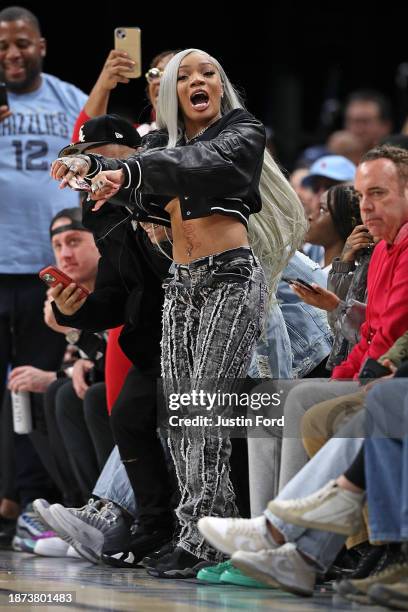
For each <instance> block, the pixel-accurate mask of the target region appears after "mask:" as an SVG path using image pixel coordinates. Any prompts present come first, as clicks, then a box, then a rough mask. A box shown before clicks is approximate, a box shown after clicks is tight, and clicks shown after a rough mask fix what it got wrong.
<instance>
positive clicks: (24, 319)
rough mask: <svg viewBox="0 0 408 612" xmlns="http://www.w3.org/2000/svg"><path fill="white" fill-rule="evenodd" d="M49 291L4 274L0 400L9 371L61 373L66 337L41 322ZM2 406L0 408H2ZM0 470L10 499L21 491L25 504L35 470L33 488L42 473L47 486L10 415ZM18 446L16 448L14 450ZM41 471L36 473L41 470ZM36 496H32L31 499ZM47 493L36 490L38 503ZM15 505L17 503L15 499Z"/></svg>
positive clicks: (24, 277) (29, 279)
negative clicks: (26, 489)
mask: <svg viewBox="0 0 408 612" xmlns="http://www.w3.org/2000/svg"><path fill="white" fill-rule="evenodd" d="M45 292H46V287H45V285H44V283H42V282H41V281H40V279H39V278H38V276H37V275H35V274H0V399H1V398H2V396H3V393H4V390H5V384H6V378H7V372H8V369H9V368H15V367H17V366H22V365H31V366H34V367H37V368H41V369H43V370H51V371H53V370H57V369H58V368H59V366H60V364H61V360H62V357H63V354H64V349H65V339H64V336H63V335H62V334H57V333H56V332H53V331H52V330H51V329H50V328H49V327H47V326H46V325H45V323H44V320H43V305H44V300H45ZM0 405H1V402H0ZM1 429H2V432H1V448H2V450H1V462H0V463H1V468H2V488H3V495H4V496H5V497H6V496H7V495H9V494H11V492H12V491H13V490H14V492H16V491H17V489H19V491H20V492H19V493H18V495H17V499H18V498H19V497H22V498H23V500H25V499H26V494H25V493H24V492H22V490H21V482H22V483H23V488H24V487H25V485H26V483H27V482H28V480H27V479H28V475H29V471H30V469H31V468H33V469H35V473H33V482H34V481H35V482H37V483H38V482H39V480H38V477H39V471H38V470H40V471H41V470H43V478H44V482H46V481H47V480H48V476H47V473H46V471H45V470H44V468H42V467H41V464H40V463H39V462H38V458H37V460H36V462H35V463H36V464H37V467H36V468H34V463H33V461H34V460H33V455H35V452H34V451H33V448H32V444H31V442H30V441H29V440H28V438H25V437H24V436H17V435H14V434H13V430H12V421H11V418H10V413H9V411H7V410H6V411H5V412H4V411H3V415H2V423H1ZM15 445H16V448H15ZM37 468H38V470H37ZM15 470H17V473H18V474H20V475H24V476H23V480H22V481H21V479H20V484H17V485H16V483H15V482H14V479H15V473H16V472H15ZM33 494H34V493H33V492H31V493H30V495H29V496H32V495H33ZM42 494H43V490H41V488H40V489H38V495H35V496H36V497H40V496H41V495H42ZM13 495H14V497H13V499H16V497H15V495H16V493H14V494H13Z"/></svg>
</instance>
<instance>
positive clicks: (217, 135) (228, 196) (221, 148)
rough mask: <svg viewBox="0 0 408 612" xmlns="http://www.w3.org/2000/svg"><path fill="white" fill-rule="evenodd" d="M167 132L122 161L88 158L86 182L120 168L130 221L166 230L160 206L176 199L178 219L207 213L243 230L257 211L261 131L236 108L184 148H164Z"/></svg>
mask: <svg viewBox="0 0 408 612" xmlns="http://www.w3.org/2000/svg"><path fill="white" fill-rule="evenodd" d="M167 138H168V137H167V132H165V131H163V130H158V131H155V132H151V133H149V134H147V135H146V136H145V137H144V139H143V140H142V146H143V147H144V149H143V150H142V151H139V152H138V153H136V154H135V155H132V156H131V157H129V158H127V159H126V160H125V161H123V160H119V159H107V158H105V157H102V156H99V155H91V154H89V157H90V158H91V161H92V166H91V170H90V172H89V174H88V175H87V177H86V178H88V179H89V178H92V177H93V176H94V175H95V174H97V173H98V172H100V171H101V170H116V169H119V168H122V169H123V170H124V172H125V182H124V185H123V188H122V189H121V191H120V194H121V195H122V196H124V195H125V193H127V194H128V201H133V202H134V203H135V217H136V218H137V219H138V220H140V221H152V222H153V223H159V224H162V225H170V217H169V215H168V213H167V212H166V211H165V210H164V207H165V206H166V204H168V202H169V201H170V200H172V199H173V198H179V200H180V206H181V215H182V218H183V219H184V220H188V219H197V218H200V217H206V216H209V215H212V214H223V215H228V216H233V217H235V218H237V219H239V220H240V221H241V222H242V223H244V225H247V222H248V217H249V215H250V214H251V213H256V212H258V211H259V210H260V209H261V197H260V193H259V180H260V176H261V170H262V164H263V157H264V151H265V129H264V127H263V125H262V123H261V122H260V121H258V120H257V119H255V118H254V117H253V116H252V115H251V114H250V113H248V112H247V111H245V110H242V109H235V110H233V111H230V112H229V113H227V114H226V115H223V116H222V117H221V118H220V119H219V120H218V121H216V122H215V123H213V124H212V125H211V126H210V127H209V128H208V129H207V130H206V131H205V132H204V133H203V134H201V135H200V136H199V137H197V138H196V139H193V140H192V141H190V142H189V143H188V144H185V141H184V138H183V139H181V140H180V141H179V143H178V144H177V146H176V147H174V148H169V149H167V148H165V147H166V143H167Z"/></svg>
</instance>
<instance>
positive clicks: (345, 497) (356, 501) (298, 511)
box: [268, 480, 365, 536]
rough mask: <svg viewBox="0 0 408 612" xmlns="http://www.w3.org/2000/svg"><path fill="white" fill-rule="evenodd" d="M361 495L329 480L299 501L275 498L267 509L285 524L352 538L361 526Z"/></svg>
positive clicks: (362, 494) (362, 499) (362, 497)
mask: <svg viewBox="0 0 408 612" xmlns="http://www.w3.org/2000/svg"><path fill="white" fill-rule="evenodd" d="M364 495H365V494H364V493H352V492H351V491H346V490H345V489H342V488H341V487H339V486H338V485H337V484H336V481H335V480H330V481H329V482H328V483H327V485H325V486H324V487H322V488H321V489H319V490H318V491H316V492H315V493H312V494H311V495H308V496H307V497H303V498H301V499H290V500H283V499H282V500H281V499H276V500H273V501H271V502H269V504H268V510H270V512H272V514H275V515H276V516H278V517H279V518H281V519H283V520H284V521H286V522H287V523H292V524H293V525H300V526H301V527H309V528H311V529H321V530H322V531H332V532H333V533H340V534H342V535H346V536H349V535H354V534H356V533H358V532H359V531H360V529H361V527H362V524H363V522H362V513H361V511H362V507H363V502H364Z"/></svg>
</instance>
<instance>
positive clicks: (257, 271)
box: [162, 247, 266, 561]
mask: <svg viewBox="0 0 408 612" xmlns="http://www.w3.org/2000/svg"><path fill="white" fill-rule="evenodd" d="M265 302H266V285H265V279H264V273H263V270H262V268H261V266H260V264H259V262H258V261H257V259H256V258H255V257H254V256H253V254H252V251H251V250H250V249H248V248H245V247H244V248H239V249H231V250H229V251H225V252H223V253H221V254H219V255H215V256H210V257H203V258H200V259H198V260H196V261H194V262H192V263H190V264H189V265H188V266H185V265H179V264H176V266H175V272H174V278H173V279H172V280H171V281H170V282H169V283H168V285H167V288H166V293H165V301H164V307H163V338H162V377H163V383H164V390H165V397H166V398H170V397H171V394H177V395H180V394H191V392H192V391H204V392H205V393H214V392H215V393H216V392H218V391H220V390H221V391H222V393H231V392H232V393H234V392H237V391H238V388H237V381H238V380H239V379H243V378H245V376H246V374H247V372H248V368H249V364H250V361H251V358H252V353H253V351H254V348H255V345H256V342H257V340H258V337H259V335H260V333H261V330H262V328H263V322H264V314H265ZM190 397H191V395H190ZM188 408H189V410H190V413H189V416H192V414H194V405H193V403H191V405H190V406H188ZM217 408H218V411H217V412H215V411H212V413H211V416H212V417H213V421H212V422H209V423H208V424H207V423H206V424H203V425H202V426H201V425H198V426H194V425H193V426H191V425H181V427H170V428H169V436H168V444H169V448H170V453H171V456H172V459H173V462H174V467H175V472H176V476H177V481H178V486H179V490H180V503H179V506H178V508H177V510H176V514H177V518H178V520H179V523H180V535H179V541H178V546H180V547H181V548H184V549H185V550H186V551H188V552H190V553H192V554H194V555H196V556H197V557H200V558H202V559H206V560H207V561H221V560H222V558H223V556H222V555H221V553H219V552H218V551H215V550H214V549H213V548H212V547H211V546H209V545H208V544H207V543H206V542H205V540H204V538H203V537H202V536H201V534H200V532H199V531H198V528H197V522H198V520H199V519H200V518H201V517H203V516H236V515H237V514H238V509H237V507H236V505H235V494H234V490H233V487H232V484H231V481H230V476H229V471H230V468H229V457H230V454H231V441H230V439H229V436H228V432H227V431H226V430H225V429H224V430H222V429H221V428H220V427H219V426H218V425H217V416H219V415H220V414H224V407H222V406H217ZM220 409H221V413H220ZM191 411H193V412H191Z"/></svg>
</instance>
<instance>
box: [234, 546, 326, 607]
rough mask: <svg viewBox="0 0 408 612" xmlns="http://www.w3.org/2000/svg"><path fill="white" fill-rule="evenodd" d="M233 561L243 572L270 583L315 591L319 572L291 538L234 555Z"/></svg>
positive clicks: (306, 592) (301, 591)
mask: <svg viewBox="0 0 408 612" xmlns="http://www.w3.org/2000/svg"><path fill="white" fill-rule="evenodd" d="M231 561H232V564H233V565H234V566H235V567H237V568H238V569H240V570H241V571H242V572H243V573H244V574H246V575H247V576H250V577H251V578H255V579H256V580H260V581H261V582H264V583H265V584H268V585H269V586H272V587H275V588H281V589H283V590H285V591H289V593H295V594H296V595H303V596H310V595H313V587H314V584H315V579H316V574H315V571H314V570H313V568H312V567H311V566H310V565H309V564H308V563H306V561H305V560H304V559H303V557H302V556H301V555H300V554H299V552H298V551H297V550H296V546H295V544H293V543H291V542H289V543H287V544H284V545H283V546H280V547H279V548H275V549H273V550H272V549H269V550H261V551H259V552H256V553H253V552H245V551H243V550H239V551H238V552H236V553H234V554H233V555H232V559H231Z"/></svg>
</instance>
